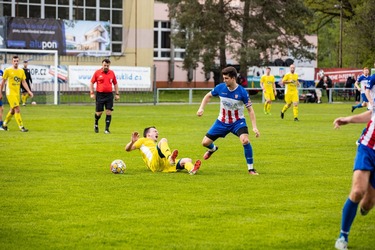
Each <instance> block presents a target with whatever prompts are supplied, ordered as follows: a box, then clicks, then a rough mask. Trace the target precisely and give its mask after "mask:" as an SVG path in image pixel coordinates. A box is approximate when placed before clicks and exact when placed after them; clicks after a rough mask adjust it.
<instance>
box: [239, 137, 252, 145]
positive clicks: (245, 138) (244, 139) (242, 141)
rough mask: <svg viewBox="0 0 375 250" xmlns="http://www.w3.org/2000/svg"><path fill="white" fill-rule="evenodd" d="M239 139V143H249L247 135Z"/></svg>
mask: <svg viewBox="0 0 375 250" xmlns="http://www.w3.org/2000/svg"><path fill="white" fill-rule="evenodd" d="M240 140H241V143H242V145H247V144H249V143H250V141H249V138H248V137H244V138H241V139H240Z"/></svg>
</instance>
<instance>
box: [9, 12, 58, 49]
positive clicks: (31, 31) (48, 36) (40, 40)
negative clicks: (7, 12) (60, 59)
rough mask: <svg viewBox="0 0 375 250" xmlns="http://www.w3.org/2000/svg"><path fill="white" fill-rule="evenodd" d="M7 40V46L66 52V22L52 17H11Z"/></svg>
mask: <svg viewBox="0 0 375 250" xmlns="http://www.w3.org/2000/svg"><path fill="white" fill-rule="evenodd" d="M6 42H7V44H6V46H7V48H12V49H39V50H58V52H59V54H65V32H64V23H63V21H61V20H56V19H52V18H48V19H39V18H21V17H10V18H9V19H8V23H7V37H6Z"/></svg>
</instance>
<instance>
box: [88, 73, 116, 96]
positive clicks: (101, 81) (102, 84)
mask: <svg viewBox="0 0 375 250" xmlns="http://www.w3.org/2000/svg"><path fill="white" fill-rule="evenodd" d="M91 82H92V83H96V92H99V93H110V92H112V84H113V85H116V84H117V79H116V75H115V73H114V72H113V71H112V70H110V69H108V71H107V72H104V71H103V69H98V70H97V71H95V73H94V75H93V76H92V78H91Z"/></svg>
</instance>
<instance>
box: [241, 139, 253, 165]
mask: <svg viewBox="0 0 375 250" xmlns="http://www.w3.org/2000/svg"><path fill="white" fill-rule="evenodd" d="M243 148H244V152H245V158H246V163H247V164H253V162H254V159H253V147H252V146H251V144H250V143H248V144H246V145H243Z"/></svg>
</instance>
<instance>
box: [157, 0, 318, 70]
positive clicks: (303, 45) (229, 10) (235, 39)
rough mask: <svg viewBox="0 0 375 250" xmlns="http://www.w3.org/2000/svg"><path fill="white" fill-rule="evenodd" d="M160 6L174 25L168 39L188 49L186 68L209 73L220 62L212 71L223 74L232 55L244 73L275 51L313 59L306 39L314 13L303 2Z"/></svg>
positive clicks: (193, 0) (174, 2) (174, 1)
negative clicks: (166, 10)
mask: <svg viewBox="0 0 375 250" xmlns="http://www.w3.org/2000/svg"><path fill="white" fill-rule="evenodd" d="M163 2H166V3H168V5H169V10H170V12H169V14H170V18H171V19H172V20H176V23H177V24H178V26H177V32H175V33H174V34H172V39H173V42H174V44H175V45H176V46H179V47H181V48H185V50H186V56H185V58H184V68H185V69H189V68H195V67H196V66H197V63H198V62H202V63H203V65H204V71H205V72H209V71H211V70H212V69H214V68H215V66H216V63H215V62H216V61H217V60H218V61H219V69H217V67H216V69H217V70H221V69H222V68H224V67H225V66H226V65H227V58H226V53H227V52H231V53H233V54H234V55H235V58H237V60H238V61H239V62H240V66H241V70H242V71H246V69H247V66H253V65H266V64H269V63H270V61H271V57H270V55H271V53H274V52H275V51H276V52H278V53H279V55H280V56H281V55H292V56H294V57H295V58H298V59H300V58H307V59H313V58H314V55H313V54H312V53H311V52H310V51H309V47H310V46H311V44H309V43H308V42H307V40H306V39H305V37H304V35H305V34H307V32H308V30H307V29H306V28H305V27H306V23H307V22H308V20H309V18H310V17H311V16H312V13H311V12H310V11H309V9H307V8H306V6H305V5H304V3H303V0H295V1H284V0H242V3H243V4H242V5H240V6H233V2H234V1H230V0H206V1H203V2H202V1H198V0H190V1H179V0H164V1H163ZM273 59H274V58H273Z"/></svg>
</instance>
